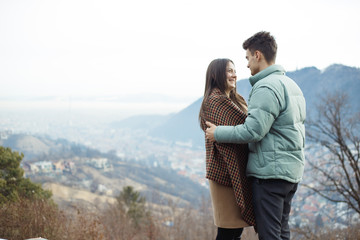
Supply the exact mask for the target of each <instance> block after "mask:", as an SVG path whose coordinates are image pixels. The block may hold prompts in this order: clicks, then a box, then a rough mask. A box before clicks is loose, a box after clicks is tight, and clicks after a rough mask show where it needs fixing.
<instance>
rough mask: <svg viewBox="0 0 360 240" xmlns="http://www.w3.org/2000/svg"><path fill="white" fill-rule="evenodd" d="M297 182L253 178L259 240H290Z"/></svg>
mask: <svg viewBox="0 0 360 240" xmlns="http://www.w3.org/2000/svg"><path fill="white" fill-rule="evenodd" d="M297 186H298V184H297V183H291V182H288V181H285V180H280V179H267V180H265V179H258V178H252V190H253V201H254V211H255V220H256V224H257V230H258V234H259V240H273V239H274V240H285V239H286V240H289V239H290V228H289V223H288V222H289V214H290V209H291V200H292V198H293V196H294V194H295V192H296V190H297Z"/></svg>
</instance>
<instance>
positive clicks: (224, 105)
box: [201, 89, 255, 226]
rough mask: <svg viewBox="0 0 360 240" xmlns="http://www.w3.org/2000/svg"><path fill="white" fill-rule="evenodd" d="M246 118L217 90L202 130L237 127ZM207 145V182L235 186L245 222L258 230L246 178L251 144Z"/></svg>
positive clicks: (210, 101) (214, 91)
mask: <svg viewBox="0 0 360 240" xmlns="http://www.w3.org/2000/svg"><path fill="white" fill-rule="evenodd" d="M246 116H247V115H246V113H244V112H243V111H242V110H241V109H240V108H239V107H238V106H237V105H236V104H235V103H233V102H232V100H231V99H230V98H228V97H226V96H225V95H224V94H222V93H221V91H220V90H219V89H214V90H213V91H212V93H211V94H210V96H209V98H208V101H207V102H206V103H205V105H204V113H203V114H202V116H201V119H202V122H201V126H202V129H203V130H204V131H205V129H206V125H205V120H207V121H209V122H212V123H214V124H215V125H225V126H226V125H228V126H235V125H239V124H242V123H244V121H245V118H246ZM205 141H206V143H205V146H206V178H207V179H210V180H213V181H215V182H217V183H220V184H223V185H225V186H232V187H233V189H234V192H235V198H236V202H237V204H238V206H239V207H240V211H241V214H242V216H243V219H244V221H245V222H247V223H248V224H249V225H251V226H254V225H255V217H254V209H253V204H252V191H251V186H250V182H249V181H248V179H247V177H246V164H247V160H248V146H247V144H228V143H227V144H221V143H211V142H209V141H208V140H205Z"/></svg>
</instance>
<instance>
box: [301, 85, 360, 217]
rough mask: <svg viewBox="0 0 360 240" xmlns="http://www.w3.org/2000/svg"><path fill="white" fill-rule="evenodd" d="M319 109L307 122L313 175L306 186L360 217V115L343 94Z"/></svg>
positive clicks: (324, 101)
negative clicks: (344, 206)
mask: <svg viewBox="0 0 360 240" xmlns="http://www.w3.org/2000/svg"><path fill="white" fill-rule="evenodd" d="M316 110H317V117H316V118H315V119H311V120H309V121H308V122H307V138H308V140H309V143H310V147H309V148H308V152H310V154H309V156H307V160H308V164H309V165H310V166H311V170H312V171H313V173H312V174H311V175H310V176H311V177H312V179H311V180H312V181H311V182H309V183H308V184H305V186H307V187H309V188H310V189H312V190H313V191H315V192H316V193H318V194H319V195H321V196H322V197H324V198H326V199H327V200H329V201H332V202H337V203H345V204H346V205H347V207H348V208H349V209H352V210H354V211H355V212H357V213H358V214H360V168H359V157H360V151H359V150H360V149H359V148H360V137H359V136H360V112H359V111H358V110H356V111H354V110H353V109H352V108H351V106H350V105H349V102H348V97H347V95H346V94H344V93H340V92H336V93H334V94H328V95H327V96H325V97H323V98H322V101H321V103H320V104H319V105H318V106H317V107H316Z"/></svg>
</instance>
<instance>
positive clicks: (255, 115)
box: [214, 86, 280, 143]
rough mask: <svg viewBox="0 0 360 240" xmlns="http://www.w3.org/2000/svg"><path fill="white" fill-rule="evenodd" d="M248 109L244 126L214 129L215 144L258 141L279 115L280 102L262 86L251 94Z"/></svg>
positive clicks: (272, 92) (269, 90) (271, 91)
mask: <svg viewBox="0 0 360 240" xmlns="http://www.w3.org/2000/svg"><path fill="white" fill-rule="evenodd" d="M248 109H249V112H248V117H247V118H246V120H245V123H244V124H241V125H237V126H218V127H217V128H216V130H215V134H214V136H215V140H216V142H218V143H250V142H258V141H260V140H261V139H262V138H263V137H264V136H265V135H266V134H267V133H268V132H269V130H270V128H271V126H272V124H273V123H274V121H275V119H276V118H277V116H278V115H279V113H280V102H279V99H278V98H277V95H276V94H275V92H274V91H273V90H271V89H270V88H268V87H266V86H263V87H259V88H257V89H256V90H254V92H253V93H252V96H251V98H250V102H249V108H248ZM215 125H216V124H215Z"/></svg>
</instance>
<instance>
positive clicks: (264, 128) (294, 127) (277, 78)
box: [215, 65, 306, 183]
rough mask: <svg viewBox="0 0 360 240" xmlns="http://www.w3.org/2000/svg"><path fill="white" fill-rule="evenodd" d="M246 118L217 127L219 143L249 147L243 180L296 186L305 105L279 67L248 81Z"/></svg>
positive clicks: (301, 156) (301, 164)
mask: <svg viewBox="0 0 360 240" xmlns="http://www.w3.org/2000/svg"><path fill="white" fill-rule="evenodd" d="M250 83H251V85H252V90H251V92H250V96H249V106H248V117H247V118H246V121H245V123H244V124H242V125H238V126H218V127H217V128H216V130H215V139H216V141H217V142H219V143H249V150H250V153H249V161H248V165H247V169H246V173H247V176H253V177H257V178H261V179H283V180H286V181H289V182H293V183H298V182H300V180H301V178H302V175H303V172H304V160H305V157H304V147H305V125H304V121H305V118H306V104H305V98H304V96H303V93H302V91H301V90H300V88H299V86H298V85H297V84H296V83H295V82H294V81H293V80H292V79H290V78H289V77H287V76H286V75H285V70H284V69H283V68H282V67H281V66H280V65H271V66H269V67H268V68H266V69H264V70H263V71H261V72H259V73H257V74H256V75H254V76H252V77H250Z"/></svg>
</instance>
